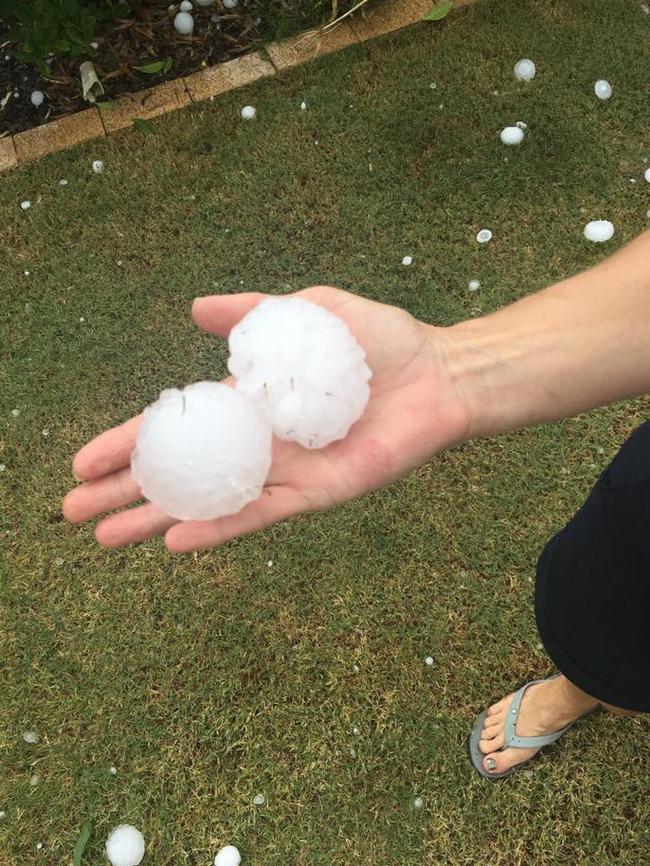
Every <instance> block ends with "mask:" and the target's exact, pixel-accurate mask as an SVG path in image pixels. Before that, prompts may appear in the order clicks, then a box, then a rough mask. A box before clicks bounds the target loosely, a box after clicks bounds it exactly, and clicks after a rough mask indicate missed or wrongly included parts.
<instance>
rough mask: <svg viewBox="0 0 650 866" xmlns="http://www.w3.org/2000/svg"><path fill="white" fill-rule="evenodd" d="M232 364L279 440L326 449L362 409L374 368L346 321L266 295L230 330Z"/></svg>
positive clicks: (306, 303)
mask: <svg viewBox="0 0 650 866" xmlns="http://www.w3.org/2000/svg"><path fill="white" fill-rule="evenodd" d="M228 343H229V346H230V359H229V361H228V369H229V370H230V372H231V373H232V374H233V376H235V377H236V378H237V388H238V389H240V390H241V391H242V392H244V393H245V394H248V395H249V396H250V397H251V398H252V399H253V400H254V401H255V402H256V403H257V405H259V406H262V407H263V408H264V410H265V411H266V412H267V413H268V416H269V418H270V420H271V423H272V425H273V432H274V433H275V434H276V436H278V437H279V438H280V439H285V440H291V441H294V442H299V443H300V444H301V445H303V446H304V447H305V448H324V447H325V446H326V445H329V444H330V442H335V441H336V440H338V439H344V438H345V437H346V436H347V434H348V431H349V429H350V427H351V426H352V425H353V424H354V422H355V421H357V420H358V419H359V418H360V417H361V415H362V414H363V412H364V409H365V408H366V405H367V403H368V398H369V395H370V389H369V387H368V380H369V379H370V377H371V376H372V372H371V371H370V369H369V367H368V366H367V365H366V363H365V353H364V351H363V349H362V348H361V346H360V345H359V344H358V343H357V341H356V340H355V339H354V337H353V336H352V334H351V333H350V331H349V329H348V326H347V325H346V324H345V322H343V321H342V320H341V319H339V317H338V316H335V315H334V314H333V313H330V312H329V311H328V310H325V309H324V308H323V307H320V306H319V305H318V304H313V303H311V302H310V301H306V300H304V299H303V298H266V299H265V300H264V301H262V302H261V303H259V304H258V305H257V306H256V307H255V308H254V309H253V310H251V312H250V313H248V315H246V316H244V318H243V319H242V320H241V322H239V324H238V325H236V326H235V327H234V328H233V329H232V331H231V332H230V337H229V340H228Z"/></svg>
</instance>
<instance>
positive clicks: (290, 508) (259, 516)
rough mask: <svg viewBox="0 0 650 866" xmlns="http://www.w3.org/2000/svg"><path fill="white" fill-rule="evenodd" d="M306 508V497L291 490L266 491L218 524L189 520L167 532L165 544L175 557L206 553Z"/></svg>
mask: <svg viewBox="0 0 650 866" xmlns="http://www.w3.org/2000/svg"><path fill="white" fill-rule="evenodd" d="M307 508H308V503H307V500H306V499H305V497H304V496H303V495H302V494H301V493H298V491H297V490H294V489H293V488H291V487H281V486H277V487H265V488H264V491H263V492H262V495H261V496H260V498H259V499H256V500H255V502H251V503H249V504H248V505H247V506H246V507H245V508H243V509H242V510H241V511H240V512H239V514H233V515H232V516H231V517H220V518H219V519H217V520H188V521H184V522H183V523H178V524H177V525H176V526H174V527H172V528H171V529H170V530H168V532H167V534H166V535H165V544H166V545H167V547H168V548H169V550H171V551H173V552H174V553H187V552H189V551H191V550H206V549H207V548H209V547H217V546H218V545H219V544H224V542H226V541H229V540H230V539H231V538H236V537H237V536H238V535H247V534H248V533H250V532H257V531H258V530H260V529H264V528H265V527H266V526H270V525H271V524H272V523H277V522H278V521H280V520H286V519H287V518H288V517H291V516H292V515H294V514H299V513H300V512H301V511H305V510H306V509H307Z"/></svg>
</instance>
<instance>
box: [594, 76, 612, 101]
mask: <svg viewBox="0 0 650 866" xmlns="http://www.w3.org/2000/svg"><path fill="white" fill-rule="evenodd" d="M594 93H595V94H596V96H597V97H598V99H609V97H610V96H611V95H612V85H611V84H610V83H609V81H605V79H604V78H601V79H599V80H598V81H597V82H596V83H595V84H594Z"/></svg>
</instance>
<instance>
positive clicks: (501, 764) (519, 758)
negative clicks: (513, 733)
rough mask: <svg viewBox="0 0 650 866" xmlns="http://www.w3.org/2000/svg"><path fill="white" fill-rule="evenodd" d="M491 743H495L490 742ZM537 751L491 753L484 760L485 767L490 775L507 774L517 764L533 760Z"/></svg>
mask: <svg viewBox="0 0 650 866" xmlns="http://www.w3.org/2000/svg"><path fill="white" fill-rule="evenodd" d="M490 742H491V743H492V742H494V741H493V740H490ZM537 751H538V750H537V749H503V751H501V752H490V753H489V754H488V755H486V756H485V758H484V759H483V766H484V768H485V769H486V770H487V771H488V773H505V771H506V770H510V769H511V768H512V767H516V766H517V764H523V763H525V762H526V761H528V760H529V759H530V758H532V757H533V756H534V755H535V754H536V753H537Z"/></svg>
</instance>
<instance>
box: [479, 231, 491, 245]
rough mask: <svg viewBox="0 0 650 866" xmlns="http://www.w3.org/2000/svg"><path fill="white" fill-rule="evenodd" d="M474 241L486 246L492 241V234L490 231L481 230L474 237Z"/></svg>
mask: <svg viewBox="0 0 650 866" xmlns="http://www.w3.org/2000/svg"><path fill="white" fill-rule="evenodd" d="M476 240H477V241H478V242H479V243H480V244H487V243H488V242H489V241H491V240H492V232H491V231H490V229H481V231H480V232H479V233H478V234H477V235H476Z"/></svg>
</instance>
